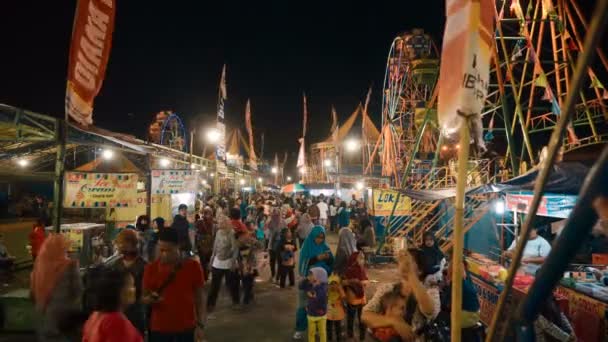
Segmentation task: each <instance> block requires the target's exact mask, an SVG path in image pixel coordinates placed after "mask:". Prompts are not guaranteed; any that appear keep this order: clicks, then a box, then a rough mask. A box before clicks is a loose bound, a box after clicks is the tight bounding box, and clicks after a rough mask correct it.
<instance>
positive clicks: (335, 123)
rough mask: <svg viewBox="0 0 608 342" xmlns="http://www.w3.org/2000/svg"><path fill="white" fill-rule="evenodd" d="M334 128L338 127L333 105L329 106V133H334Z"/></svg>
mask: <svg viewBox="0 0 608 342" xmlns="http://www.w3.org/2000/svg"><path fill="white" fill-rule="evenodd" d="M336 128H338V113H336V108H335V107H334V106H331V133H332V134H333V133H334V131H335V130H336Z"/></svg>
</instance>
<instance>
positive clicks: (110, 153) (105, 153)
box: [101, 149, 114, 160]
mask: <svg viewBox="0 0 608 342" xmlns="http://www.w3.org/2000/svg"><path fill="white" fill-rule="evenodd" d="M101 156H102V157H103V159H105V160H111V159H112V158H114V151H112V150H110V149H105V150H103V151H102V152H101Z"/></svg>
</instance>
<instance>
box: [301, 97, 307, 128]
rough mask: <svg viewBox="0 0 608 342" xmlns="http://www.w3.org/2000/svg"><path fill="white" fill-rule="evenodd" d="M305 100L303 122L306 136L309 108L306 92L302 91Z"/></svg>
mask: <svg viewBox="0 0 608 342" xmlns="http://www.w3.org/2000/svg"><path fill="white" fill-rule="evenodd" d="M302 96H303V101H304V122H303V124H302V127H303V128H302V136H303V137H305V136H306V125H307V124H308V108H307V105H306V93H302Z"/></svg>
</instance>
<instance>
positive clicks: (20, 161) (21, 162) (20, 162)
mask: <svg viewBox="0 0 608 342" xmlns="http://www.w3.org/2000/svg"><path fill="white" fill-rule="evenodd" d="M17 165H19V166H21V167H27V166H28V165H30V161H29V160H27V159H23V158H22V159H18V160H17Z"/></svg>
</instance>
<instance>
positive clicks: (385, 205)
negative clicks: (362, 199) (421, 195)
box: [368, 189, 412, 216]
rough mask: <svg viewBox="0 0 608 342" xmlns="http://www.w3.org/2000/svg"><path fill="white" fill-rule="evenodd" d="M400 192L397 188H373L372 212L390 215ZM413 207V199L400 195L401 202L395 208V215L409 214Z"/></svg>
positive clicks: (376, 214) (378, 214)
mask: <svg viewBox="0 0 608 342" xmlns="http://www.w3.org/2000/svg"><path fill="white" fill-rule="evenodd" d="M397 195H398V192H397V191H395V190H385V189H372V196H371V199H369V198H368V200H369V201H371V203H370V204H371V205H370V206H369V208H371V214H372V215H374V216H390V215H391V212H392V211H393V206H394V205H395V201H396V200H397V197H398V196H397ZM411 209H412V199H411V198H409V197H407V196H403V195H402V196H399V203H397V207H396V208H395V212H394V214H393V215H394V216H406V215H409V214H410V212H411Z"/></svg>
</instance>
